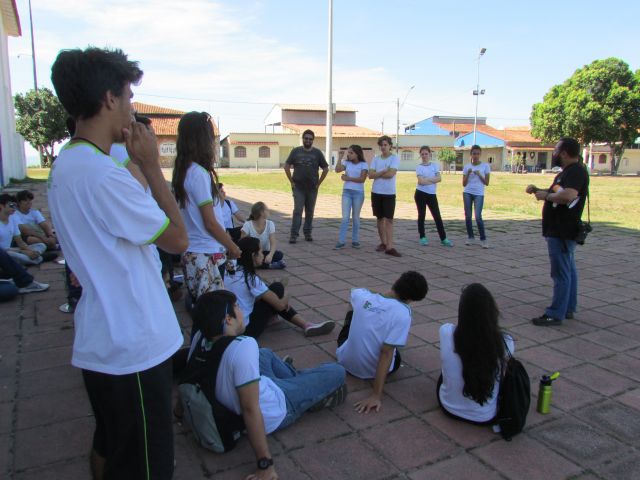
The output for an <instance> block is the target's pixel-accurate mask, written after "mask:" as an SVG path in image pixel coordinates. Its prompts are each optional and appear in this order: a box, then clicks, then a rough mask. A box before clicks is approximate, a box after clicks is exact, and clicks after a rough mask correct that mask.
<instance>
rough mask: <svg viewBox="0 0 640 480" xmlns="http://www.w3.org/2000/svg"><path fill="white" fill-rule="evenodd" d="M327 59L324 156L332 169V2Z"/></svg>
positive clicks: (330, 6)
mask: <svg viewBox="0 0 640 480" xmlns="http://www.w3.org/2000/svg"><path fill="white" fill-rule="evenodd" d="M328 37H329V45H328V50H329V54H328V55H329V58H328V61H327V77H328V90H329V92H328V99H327V128H326V130H327V139H326V147H325V150H326V155H327V161H328V163H329V167H330V168H333V157H332V154H331V151H332V149H333V146H332V140H333V138H332V137H333V0H329V32H328Z"/></svg>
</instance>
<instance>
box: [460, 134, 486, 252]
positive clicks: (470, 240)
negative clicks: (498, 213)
mask: <svg viewBox="0 0 640 480" xmlns="http://www.w3.org/2000/svg"><path fill="white" fill-rule="evenodd" d="M481 153H482V149H481V148H480V146H478V145H474V146H473V147H471V163H468V164H466V165H465V166H464V169H463V170H462V186H463V187H464V190H463V193H462V199H463V200H464V222H465V225H466V226H467V240H466V241H465V242H464V244H465V245H473V244H474V243H475V239H474V236H473V222H472V221H471V214H472V213H473V209H474V208H475V210H476V224H477V225H478V234H479V235H480V243H481V245H482V248H489V243H487V236H486V234H485V231H484V221H483V220H482V206H483V205H484V187H488V186H489V175H490V174H491V167H490V166H489V165H488V164H487V163H482V162H481V161H480V155H481Z"/></svg>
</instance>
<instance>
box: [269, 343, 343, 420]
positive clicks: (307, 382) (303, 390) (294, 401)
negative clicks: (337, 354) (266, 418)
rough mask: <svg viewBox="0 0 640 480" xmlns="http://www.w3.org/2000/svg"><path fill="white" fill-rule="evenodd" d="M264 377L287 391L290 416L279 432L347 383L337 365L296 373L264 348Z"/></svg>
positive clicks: (287, 416)
mask: <svg viewBox="0 0 640 480" xmlns="http://www.w3.org/2000/svg"><path fill="white" fill-rule="evenodd" d="M260 375H264V376H265V377H269V378H270V379H271V380H273V382H274V383H275V384H276V385H277V386H278V387H280V389H281V390H282V391H283V392H284V396H285V398H286V400H287V415H286V416H285V417H284V420H282V423H281V424H280V425H279V426H278V430H281V429H283V428H286V427H288V426H289V425H291V424H292V423H293V422H295V421H296V420H297V419H298V418H300V416H301V415H302V414H303V413H304V412H305V411H306V410H308V409H309V408H311V407H313V406H314V405H315V404H317V403H318V402H320V401H321V400H322V399H324V398H325V397H326V396H328V395H330V394H332V393H333V392H335V391H336V390H337V389H338V388H340V387H341V386H342V384H344V377H345V371H344V368H343V367H342V366H341V365H338V364H337V363H323V364H322V365H318V366H317V367H315V368H307V369H304V370H296V369H295V368H294V367H292V366H291V365H289V364H287V363H285V362H283V361H282V360H281V359H280V358H279V357H278V356H277V355H276V354H275V353H273V352H272V351H271V350H269V349H268V348H261V349H260Z"/></svg>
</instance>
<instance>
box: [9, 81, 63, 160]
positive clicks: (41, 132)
mask: <svg viewBox="0 0 640 480" xmlns="http://www.w3.org/2000/svg"><path fill="white" fill-rule="evenodd" d="M14 103H15V107H16V130H17V131H18V133H19V134H20V135H22V136H23V137H24V139H25V140H26V141H27V142H29V143H30V144H31V146H32V147H33V148H35V149H37V150H39V151H40V163H41V165H42V166H43V167H46V166H50V165H51V162H52V161H53V159H54V158H55V157H54V155H55V151H54V149H55V144H56V143H58V142H60V141H62V140H64V139H65V138H67V137H68V136H69V133H68V132H67V127H66V123H65V122H66V118H67V113H66V112H65V110H64V107H63V106H62V104H61V103H60V101H59V100H58V97H56V96H55V95H54V94H53V92H52V91H51V90H49V89H48V88H41V89H39V90H37V91H36V90H29V91H28V92H27V93H25V94H24V95H21V94H17V95H16V96H15V98H14Z"/></svg>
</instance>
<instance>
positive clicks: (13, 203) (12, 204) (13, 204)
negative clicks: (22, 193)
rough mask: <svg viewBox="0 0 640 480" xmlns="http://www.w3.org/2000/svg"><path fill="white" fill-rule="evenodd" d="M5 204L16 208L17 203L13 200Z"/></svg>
mask: <svg viewBox="0 0 640 480" xmlns="http://www.w3.org/2000/svg"><path fill="white" fill-rule="evenodd" d="M7 206H8V207H9V208H16V207H17V206H18V205H17V204H16V203H15V202H9V203H7Z"/></svg>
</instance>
